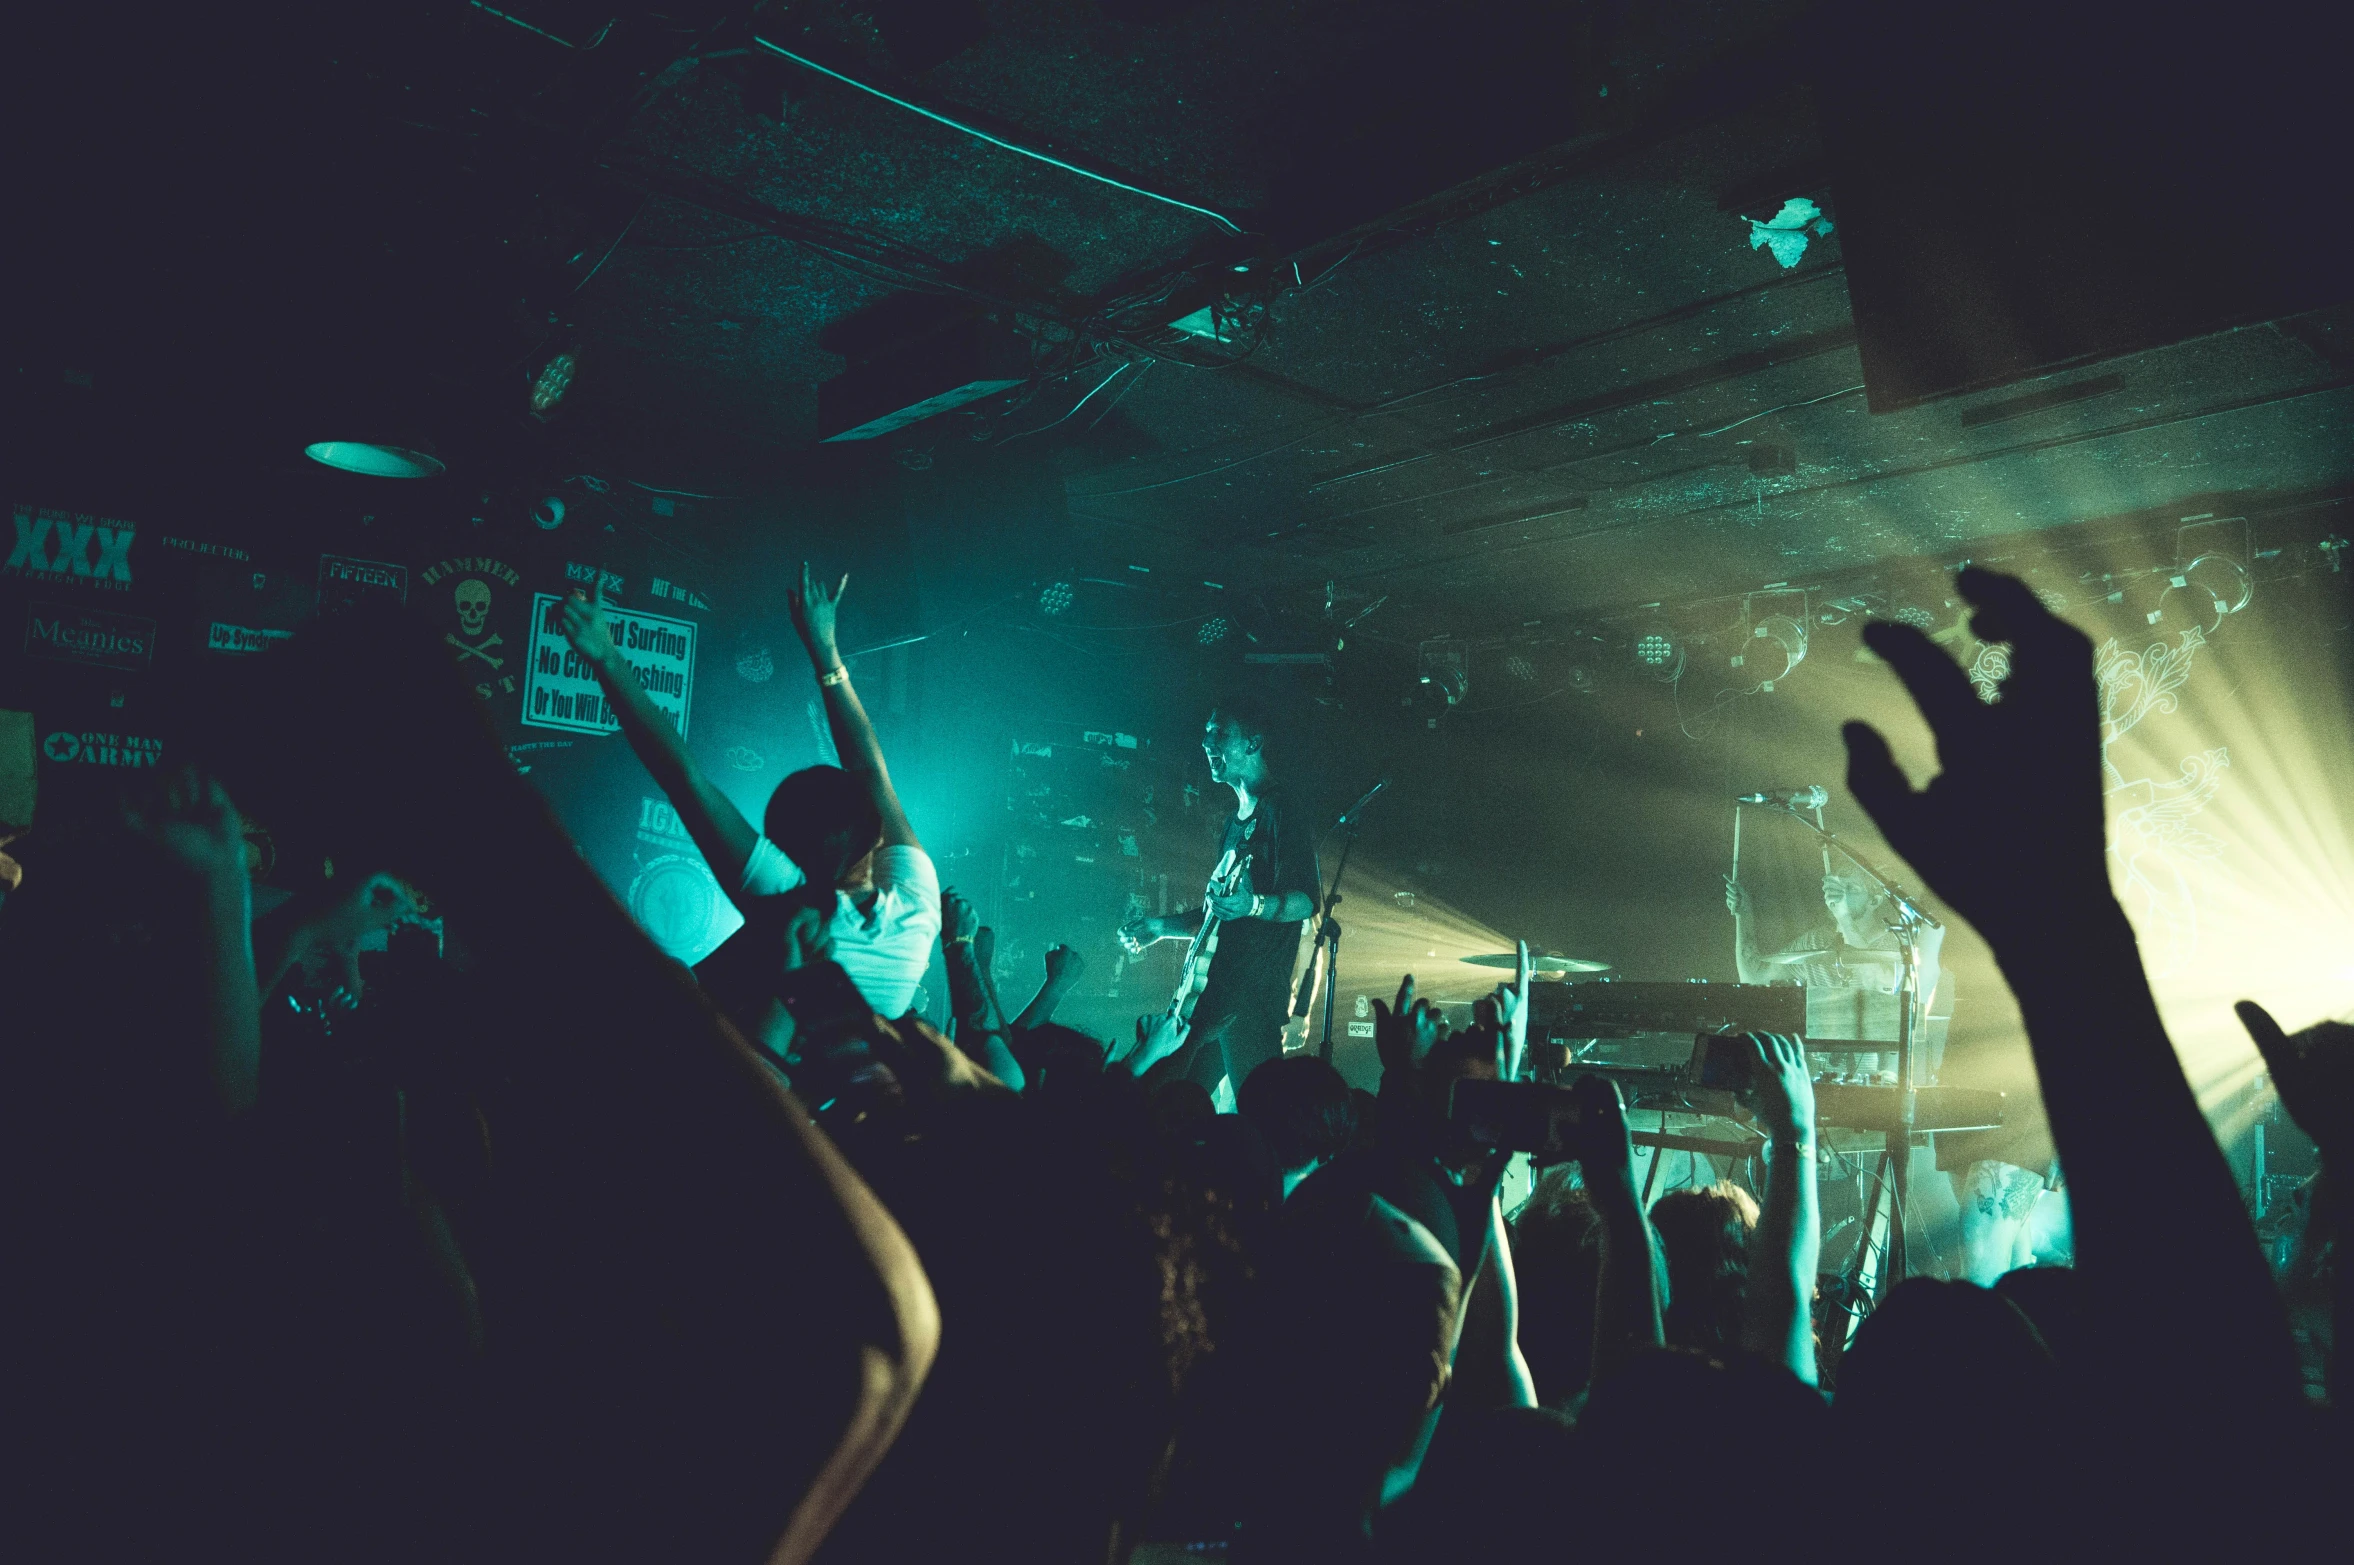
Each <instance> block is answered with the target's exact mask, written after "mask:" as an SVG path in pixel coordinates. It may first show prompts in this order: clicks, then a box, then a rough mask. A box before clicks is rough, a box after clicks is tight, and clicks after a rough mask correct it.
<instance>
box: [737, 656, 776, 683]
mask: <svg viewBox="0 0 2354 1565" xmlns="http://www.w3.org/2000/svg"><path fill="white" fill-rule="evenodd" d="M736 677H737V678H738V679H741V680H743V681H745V682H746V683H747V684H754V685H765V684H767V683H768V682H769V681H770V680H772V679H774V678H776V659H775V658H774V657H772V656H770V655H769V650H768V648H766V647H754V648H753V649H752V650H751V651H749V652H746V653H745V654H744V655H743V656H742V657H739V658H737V659H736Z"/></svg>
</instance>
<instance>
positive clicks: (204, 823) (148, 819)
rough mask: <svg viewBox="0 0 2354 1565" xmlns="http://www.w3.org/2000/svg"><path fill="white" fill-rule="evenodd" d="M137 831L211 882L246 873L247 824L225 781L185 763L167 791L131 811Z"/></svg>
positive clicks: (239, 877) (168, 856)
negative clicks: (233, 802)
mask: <svg viewBox="0 0 2354 1565" xmlns="http://www.w3.org/2000/svg"><path fill="white" fill-rule="evenodd" d="M128 821H129V824H130V827H131V829H132V830H133V831H135V832H137V833H138V834H139V835H140V836H141V837H144V838H145V839H146V840H147V841H148V842H150V843H152V844H154V846H155V847H156V848H158V849H160V850H161V851H162V853H163V856H164V857H165V858H166V859H169V860H170V861H171V862H172V863H173V864H175V865H177V866H178V867H179V868H181V869H183V870H185V871H187V872H188V873H189V874H191V875H194V876H197V877H198V878H200V879H203V880H207V881H216V880H225V879H229V878H232V877H234V878H235V879H236V880H238V881H240V882H242V881H243V880H244V878H245V823H244V822H243V821H242V820H241V819H240V818H239V817H238V814H237V807H236V806H235V805H234V804H231V803H230V802H229V795H228V793H227V791H226V790H224V789H223V788H222V787H221V785H220V783H219V782H217V781H216V780H214V779H213V778H211V777H208V776H206V775H204V774H203V773H201V772H198V771H197V770H196V769H195V768H193V767H182V768H181V769H180V770H179V771H177V772H175V773H173V774H172V776H171V777H170V778H169V779H168V780H167V781H166V782H165V783H164V787H163V791H162V793H161V794H160V795H159V796H157V797H154V798H152V799H150V800H148V801H147V802H146V803H144V804H142V805H139V806H136V807H134V808H132V809H131V810H130V811H129V812H128Z"/></svg>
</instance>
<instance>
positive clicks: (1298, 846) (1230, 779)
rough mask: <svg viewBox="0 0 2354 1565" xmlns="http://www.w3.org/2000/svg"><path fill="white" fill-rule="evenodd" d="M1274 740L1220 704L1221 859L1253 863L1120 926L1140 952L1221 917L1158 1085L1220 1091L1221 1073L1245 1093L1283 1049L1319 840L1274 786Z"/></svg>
mask: <svg viewBox="0 0 2354 1565" xmlns="http://www.w3.org/2000/svg"><path fill="white" fill-rule="evenodd" d="M1267 741H1268V725H1267V724H1266V723H1265V722H1264V721H1263V720H1260V719H1259V718H1257V717H1256V716H1255V715H1254V714H1252V713H1251V712H1250V711H1249V710H1248V709H1247V708H1245V707H1243V706H1242V705H1240V704H1239V703H1227V704H1224V705H1221V706H1220V707H1219V708H1218V709H1217V710H1215V711H1213V712H1212V713H1211V714H1210V720H1209V723H1208V724H1207V725H1206V726H1205V727H1204V728H1203V730H1202V751H1203V753H1204V754H1205V755H1207V756H1208V757H1209V761H1210V779H1211V781H1213V782H1221V783H1224V784H1225V785H1226V786H1227V787H1229V788H1232V789H1233V790H1234V803H1235V811H1234V819H1232V820H1231V821H1229V822H1227V823H1226V840H1225V846H1224V850H1223V852H1222V853H1221V855H1220V863H1221V865H1222V866H1223V865H1232V864H1235V863H1238V862H1239V861H1241V860H1242V859H1243V858H1244V857H1245V856H1247V857H1248V860H1249V863H1248V865H1247V867H1246V868H1245V871H1244V873H1243V874H1242V875H1241V876H1240V877H1239V878H1238V880H1237V882H1236V884H1235V886H1234V889H1233V890H1232V891H1231V892H1228V893H1225V894H1223V895H1221V894H1217V893H1215V892H1213V893H1212V894H1211V895H1210V896H1208V897H1207V898H1206V899H1205V901H1204V903H1203V905H1202V906H1201V907H1198V908H1187V909H1184V910H1182V911H1180V912H1175V913H1170V914H1168V915H1166V916H1164V917H1161V918H1136V919H1131V920H1130V921H1129V922H1128V923H1127V924H1126V925H1124V926H1122V928H1121V930H1120V942H1121V944H1122V945H1124V946H1126V947H1127V948H1128V950H1129V951H1130V952H1132V953H1134V952H1141V951H1143V950H1144V948H1145V947H1146V946H1149V945H1151V944H1153V943H1154V942H1155V941H1160V940H1180V939H1185V938H1187V937H1190V936H1192V935H1194V934H1196V933H1197V932H1199V931H1201V930H1202V929H1203V926H1204V924H1205V923H1206V922H1208V921H1210V920H1215V921H1216V922H1215V928H1214V929H1211V930H1210V931H1209V934H1208V935H1207V936H1205V937H1204V944H1205V945H1206V944H1207V940H1208V939H1209V938H1213V937H1214V938H1215V939H1216V941H1217V946H1216V949H1215V951H1214V952H1213V953H1212V954H1211V956H1210V958H1209V964H1208V980H1207V983H1206V985H1205V987H1203V988H1202V989H1201V991H1200V995H1199V998H1198V999H1193V998H1192V997H1191V996H1189V995H1183V994H1181V995H1180V999H1179V1004H1180V1006H1181V1007H1182V1005H1183V1004H1184V1003H1185V1002H1186V1001H1187V1000H1188V999H1191V1002H1192V1006H1193V1017H1192V1026H1191V1029H1190V1031H1189V1032H1188V1033H1187V1034H1186V1037H1185V1041H1184V1042H1183V1043H1182V1044H1180V1045H1179V1046H1178V1047H1177V1049H1176V1052H1175V1053H1174V1054H1172V1055H1171V1056H1170V1057H1169V1058H1168V1059H1167V1060H1165V1061H1163V1062H1162V1063H1161V1064H1160V1065H1159V1066H1157V1067H1155V1068H1154V1070H1153V1071H1152V1073H1151V1079H1153V1080H1155V1081H1167V1080H1173V1079H1175V1078H1177V1077H1180V1076H1183V1077H1188V1078H1190V1079H1192V1080H1194V1081H1197V1082H1199V1083H1201V1085H1202V1086H1203V1087H1204V1088H1206V1089H1208V1090H1209V1091H1210V1092H1212V1093H1215V1092H1216V1091H1217V1089H1218V1083H1219V1081H1220V1079H1221V1078H1224V1079H1225V1080H1227V1081H1229V1082H1231V1083H1232V1086H1233V1090H1235V1091H1236V1092H1239V1091H1241V1090H1242V1084H1243V1082H1244V1080H1245V1079H1247V1078H1248V1077H1249V1075H1250V1073H1251V1071H1252V1070H1253V1069H1254V1068H1256V1067H1257V1066H1259V1065H1260V1064H1262V1063H1263V1062H1265V1061H1267V1060H1271V1059H1273V1058H1275V1057H1276V1056H1277V1055H1279V1054H1281V1053H1282V1052H1283V1026H1284V1023H1285V1021H1286V1020H1287V1019H1288V1018H1289V1016H1290V1012H1291V980H1292V970H1293V968H1294V967H1296V966H1297V965H1298V961H1299V954H1300V936H1301V926H1302V925H1303V924H1304V923H1305V922H1306V921H1307V920H1308V919H1310V918H1312V917H1314V916H1315V913H1316V889H1317V871H1316V838H1315V828H1314V825H1313V823H1312V822H1311V821H1309V820H1308V819H1307V818H1306V817H1304V816H1300V815H1298V814H1297V812H1296V810H1295V807H1294V805H1293V803H1292V801H1291V800H1289V799H1288V798H1287V797H1286V796H1285V793H1284V791H1283V790H1282V789H1281V788H1280V787H1278V786H1276V782H1275V778H1274V776H1273V773H1272V771H1271V769H1270V767H1269V763H1268V756H1267Z"/></svg>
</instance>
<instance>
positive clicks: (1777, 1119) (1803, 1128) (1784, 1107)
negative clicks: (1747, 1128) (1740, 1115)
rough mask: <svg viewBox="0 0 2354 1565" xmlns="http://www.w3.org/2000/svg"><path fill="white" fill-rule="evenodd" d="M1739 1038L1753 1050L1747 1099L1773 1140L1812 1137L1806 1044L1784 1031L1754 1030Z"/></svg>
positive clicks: (1810, 1143) (1812, 1090)
mask: <svg viewBox="0 0 2354 1565" xmlns="http://www.w3.org/2000/svg"><path fill="white" fill-rule="evenodd" d="M1742 1041H1743V1042H1744V1043H1746V1044H1748V1045H1749V1047H1750V1048H1751V1049H1752V1050H1754V1051H1755V1059H1754V1060H1753V1061H1752V1064H1751V1068H1750V1087H1749V1091H1748V1093H1747V1100H1748V1104H1749V1108H1750V1112H1752V1113H1754V1114H1755V1115H1756V1116H1757V1118H1758V1122H1759V1123H1760V1124H1762V1125H1764V1126H1765V1128H1766V1134H1767V1135H1768V1136H1769V1137H1771V1138H1772V1139H1773V1140H1775V1141H1785V1142H1800V1143H1804V1144H1805V1145H1807V1146H1809V1147H1812V1146H1813V1145H1814V1139H1815V1084H1814V1080H1813V1078H1812V1077H1810V1076H1808V1075H1807V1070H1806V1045H1805V1044H1803V1043H1801V1042H1799V1041H1798V1040H1797V1039H1796V1038H1793V1037H1791V1036H1789V1035H1788V1034H1787V1033H1778V1032H1753V1033H1748V1034H1746V1035H1744V1037H1743V1039H1742Z"/></svg>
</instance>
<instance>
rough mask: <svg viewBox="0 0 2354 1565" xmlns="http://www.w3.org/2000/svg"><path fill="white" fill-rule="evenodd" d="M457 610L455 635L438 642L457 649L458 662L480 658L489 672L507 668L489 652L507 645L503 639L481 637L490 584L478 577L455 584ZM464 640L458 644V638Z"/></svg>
mask: <svg viewBox="0 0 2354 1565" xmlns="http://www.w3.org/2000/svg"><path fill="white" fill-rule="evenodd" d="M452 598H453V601H454V602H455V603H456V605H457V609H458V635H454V636H453V635H447V634H445V635H444V636H443V637H442V638H441V639H442V640H444V641H446V642H448V643H449V644H450V645H451V646H453V647H456V648H457V649H458V660H459V661H460V662H464V661H465V660H466V659H468V658H480V659H481V660H482V661H483V662H485V663H488V664H489V665H490V666H491V667H492V668H494V669H497V668H504V667H506V664H507V660H506V659H505V658H504V657H501V656H497V655H495V654H493V653H492V651H491V650H490V649H491V648H493V647H498V646H504V645H506V638H505V637H503V636H499V635H496V634H493V635H490V636H487V637H486V636H484V635H483V634H482V632H483V627H484V626H486V625H487V624H489V622H490V584H489V583H488V582H486V581H484V580H482V579H481V578H480V577H478V576H469V577H467V578H466V579H465V580H464V581H462V582H459V583H458V587H457V591H456V592H455V593H454V594H453V595H452ZM461 636H462V637H465V638H466V639H465V640H460V639H459V638H460V637H461Z"/></svg>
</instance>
